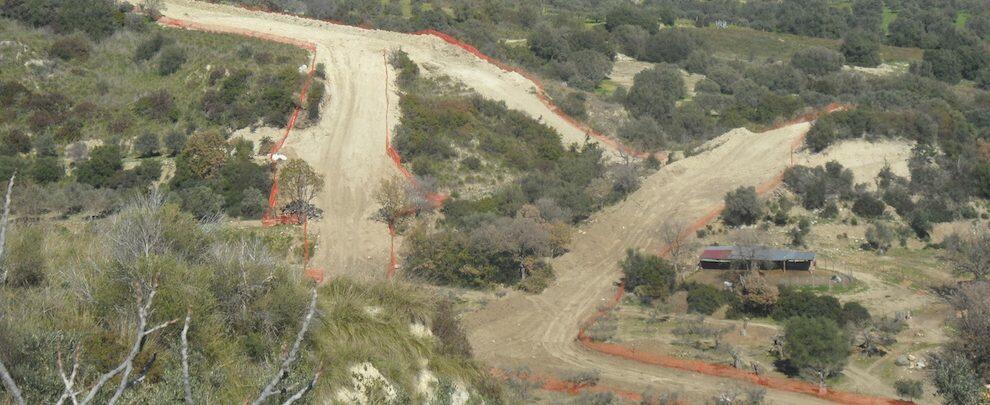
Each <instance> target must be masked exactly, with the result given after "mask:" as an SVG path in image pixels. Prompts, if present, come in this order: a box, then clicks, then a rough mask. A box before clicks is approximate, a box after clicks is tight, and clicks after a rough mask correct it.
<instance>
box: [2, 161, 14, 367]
mask: <svg viewBox="0 0 990 405" xmlns="http://www.w3.org/2000/svg"><path fill="white" fill-rule="evenodd" d="M16 176H17V172H14V174H12V175H10V181H9V182H7V197H6V198H5V199H4V202H3V217H2V218H0V285H3V284H5V283H6V282H7V269H6V267H5V266H3V255H4V246H7V220H8V219H9V218H10V195H11V194H12V191H13V190H14V177H16ZM0 367H2V365H0Z"/></svg>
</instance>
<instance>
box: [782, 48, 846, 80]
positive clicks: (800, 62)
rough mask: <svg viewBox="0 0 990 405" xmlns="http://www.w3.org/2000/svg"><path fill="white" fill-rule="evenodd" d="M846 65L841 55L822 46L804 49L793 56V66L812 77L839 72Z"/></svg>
mask: <svg viewBox="0 0 990 405" xmlns="http://www.w3.org/2000/svg"><path fill="white" fill-rule="evenodd" d="M845 63H846V58H845V57H844V56H842V54H841V53H839V52H836V51H833V50H831V49H828V48H825V47H821V46H813V47H809V48H804V49H801V50H799V51H797V52H795V53H794V55H791V66H794V67H795V68H797V69H799V70H801V71H802V72H804V73H807V74H810V75H819V76H821V75H825V74H828V73H832V72H838V71H839V70H842V65H844V64H845Z"/></svg>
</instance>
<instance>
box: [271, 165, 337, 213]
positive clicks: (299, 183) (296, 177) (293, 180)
mask: <svg viewBox="0 0 990 405" xmlns="http://www.w3.org/2000/svg"><path fill="white" fill-rule="evenodd" d="M278 176H279V185H280V189H279V192H280V193H283V195H284V197H285V200H286V201H295V200H300V201H303V202H305V203H312V202H313V199H314V198H316V196H317V195H318V194H319V193H320V192H321V191H323V186H324V183H325V179H324V176H323V175H322V174H319V173H317V172H316V171H315V170H313V168H312V167H310V165H309V164H307V163H306V161H304V160H302V159H291V160H289V162H288V163H286V164H285V166H283V167H282V169H281V170H279V175H278Z"/></svg>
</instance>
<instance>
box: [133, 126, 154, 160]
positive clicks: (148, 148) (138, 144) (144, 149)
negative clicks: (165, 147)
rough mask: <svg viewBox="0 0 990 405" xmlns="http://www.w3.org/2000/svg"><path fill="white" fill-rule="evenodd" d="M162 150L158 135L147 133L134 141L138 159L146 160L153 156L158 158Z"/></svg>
mask: <svg viewBox="0 0 990 405" xmlns="http://www.w3.org/2000/svg"><path fill="white" fill-rule="evenodd" d="M160 149H161V142H159V140H158V135H156V134H154V133H152V132H150V131H146V132H143V133H141V135H138V136H137V138H135V139H134V153H136V154H137V155H138V157H142V158H146V157H151V156H156V155H158V153H159V150H160Z"/></svg>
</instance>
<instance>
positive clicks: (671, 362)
mask: <svg viewBox="0 0 990 405" xmlns="http://www.w3.org/2000/svg"><path fill="white" fill-rule="evenodd" d="M846 108H848V106H846V105H841V104H832V105H828V106H826V107H825V108H823V109H822V110H820V111H816V112H812V113H809V114H805V115H804V116H801V117H798V118H796V119H794V120H791V121H787V122H785V123H782V124H779V125H777V126H775V128H781V127H783V126H787V125H793V124H797V123H802V122H809V121H813V120H815V119H817V118H818V117H819V116H821V115H822V114H828V113H832V112H835V111H839V110H843V109H846ZM805 135H806V133H804V134H801V136H799V137H798V138H797V139H795V140H794V142H792V143H791V145H790V147H791V162H790V163H791V164H792V165H793V164H794V157H793V151H794V150H795V149H797V148H799V147H800V146H801V144H802V143H803V142H804V137H805ZM783 178H784V173H783V172H781V173H779V174H777V175H776V176H774V177H773V178H771V179H770V180H767V181H766V182H764V183H763V184H760V185H759V186H758V187H756V192H757V193H758V194H760V195H761V196H762V195H765V194H767V193H769V192H771V191H773V190H774V189H776V188H777V187H778V186H779V185H780V184H781V183H782V182H783ZM724 209H725V205H724V204H718V205H716V206H715V207H714V208H712V210H711V211H710V212H708V213H707V214H705V215H704V216H702V217H701V218H699V219H698V220H697V221H695V222H694V223H692V224H691V225H689V226H688V227H687V228H685V229H684V230H683V231H681V233H680V234H679V235H678V241H683V240H685V239H687V238H690V237H691V234H692V233H695V232H697V231H698V230H699V229H701V228H704V227H705V226H707V225H708V224H709V223H711V222H712V221H714V220H715V219H716V218H718V216H719V215H721V213H722V211H723V210H724ZM670 249H671V246H670V245H666V246H664V247H663V248H661V249H660V255H661V256H667V255H669V253H670ZM624 293H625V288H624V286H623V285H622V284H620V285H619V287H618V288H617V289H616V291H615V294H613V295H612V298H611V299H610V300H609V301H608V303H607V304H606V305H605V307H604V308H602V309H600V310H598V311H596V312H595V313H594V314H592V315H591V316H590V317H589V318H588V319H587V320H585V321H584V322H583V323H582V324H581V328H580V329H579V330H578V336H577V340H578V342H579V343H580V344H581V345H582V346H584V347H585V348H587V349H589V350H594V351H596V352H599V353H604V354H608V355H612V356H616V357H621V358H623V359H627V360H632V361H636V362H639V363H644V364H652V365H657V366H661V367H667V368H675V369H678V370H685V371H691V372H696V373H701V374H706V375H712V376H716V377H724V378H732V379H736V380H741V381H746V382H750V383H753V384H758V385H761V386H764V387H767V388H772V389H776V390H782V391H790V392H796V393H801V394H807V395H814V396H817V397H819V398H823V399H826V400H829V401H834V402H840V403H844V404H854V405H867V404H913V402H910V401H903V400H896V399H888V398H878V397H873V396H869V395H862V394H855V393H849V392H840V391H820V389H819V387H818V386H817V385H815V384H810V383H807V382H804V381H797V380H790V379H784V378H776V377H769V376H760V375H757V374H755V373H751V372H747V371H743V370H740V369H737V368H734V367H731V366H728V365H724V364H712V363H707V362H704V361H700V360H690V359H681V358H677V357H671V356H667V355H663V354H658V353H650V352H644V351H640V350H635V349H632V348H629V347H626V346H622V345H621V344H616V343H603V342H595V341H593V340H591V338H590V337H588V336H587V329H588V328H589V327H591V326H592V325H594V324H595V322H598V321H599V320H600V319H601V318H602V317H604V316H606V315H607V314H608V313H609V312H611V311H612V310H614V309H615V307H616V306H618V304H619V302H620V300H621V299H622V295H623V294H624Z"/></svg>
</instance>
